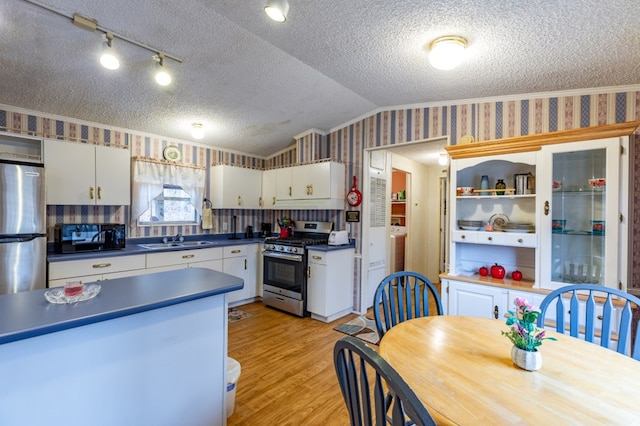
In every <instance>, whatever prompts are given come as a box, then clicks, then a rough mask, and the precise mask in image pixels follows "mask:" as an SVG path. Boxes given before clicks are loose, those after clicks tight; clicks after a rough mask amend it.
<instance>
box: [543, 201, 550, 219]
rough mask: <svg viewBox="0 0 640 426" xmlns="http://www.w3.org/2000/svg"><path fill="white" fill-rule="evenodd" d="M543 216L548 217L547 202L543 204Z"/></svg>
mask: <svg viewBox="0 0 640 426" xmlns="http://www.w3.org/2000/svg"><path fill="white" fill-rule="evenodd" d="M544 215H545V216H549V201H545V202H544Z"/></svg>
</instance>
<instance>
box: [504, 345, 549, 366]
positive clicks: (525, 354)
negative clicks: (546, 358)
mask: <svg viewBox="0 0 640 426" xmlns="http://www.w3.org/2000/svg"><path fill="white" fill-rule="evenodd" d="M511 360H512V361H513V363H514V364H515V365H517V366H518V367H520V368H522V369H523V370H527V371H536V370H539V369H540V367H542V353H541V352H540V351H525V350H524V349H520V348H518V347H516V346H514V347H512V348H511Z"/></svg>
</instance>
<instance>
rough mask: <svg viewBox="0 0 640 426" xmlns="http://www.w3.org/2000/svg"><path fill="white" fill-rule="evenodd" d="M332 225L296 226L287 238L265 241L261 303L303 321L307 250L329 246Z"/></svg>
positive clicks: (305, 304)
mask: <svg viewBox="0 0 640 426" xmlns="http://www.w3.org/2000/svg"><path fill="white" fill-rule="evenodd" d="M332 230H333V222H303V221H298V222H295V224H294V227H293V235H292V236H291V237H288V238H267V239H265V244H264V251H263V260H264V274H263V277H264V278H263V280H264V282H263V295H262V301H263V302H264V303H265V304H266V305H268V306H271V307H274V308H277V309H281V310H283V311H286V312H290V313H292V314H294V315H298V316H300V317H304V316H308V315H309V313H308V312H307V247H308V246H312V245H316V244H327V242H328V240H329V234H330V233H331V231H332Z"/></svg>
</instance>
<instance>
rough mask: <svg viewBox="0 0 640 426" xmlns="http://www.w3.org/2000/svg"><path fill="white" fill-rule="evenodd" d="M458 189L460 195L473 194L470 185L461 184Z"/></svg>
mask: <svg viewBox="0 0 640 426" xmlns="http://www.w3.org/2000/svg"><path fill="white" fill-rule="evenodd" d="M460 191H461V194H462V195H471V194H473V187H471V186H461V187H460Z"/></svg>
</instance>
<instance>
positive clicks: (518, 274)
mask: <svg viewBox="0 0 640 426" xmlns="http://www.w3.org/2000/svg"><path fill="white" fill-rule="evenodd" d="M511 278H512V279H513V280H514V281H520V280H521V279H522V272H520V271H518V270H516V271H513V272H512V273H511Z"/></svg>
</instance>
